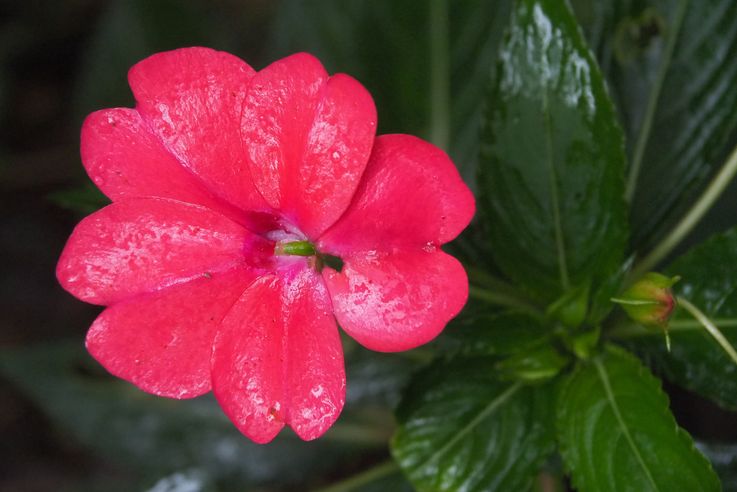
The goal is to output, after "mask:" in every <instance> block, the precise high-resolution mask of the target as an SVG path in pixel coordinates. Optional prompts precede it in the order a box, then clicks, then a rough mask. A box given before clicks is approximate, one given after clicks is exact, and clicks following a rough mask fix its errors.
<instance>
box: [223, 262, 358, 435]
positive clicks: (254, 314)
mask: <svg viewBox="0 0 737 492" xmlns="http://www.w3.org/2000/svg"><path fill="white" fill-rule="evenodd" d="M212 384H213V392H214V393H215V397H216V398H217V399H218V401H219V402H220V405H221V406H222V407H223V410H224V411H225V413H226V414H227V415H228V417H229V418H230V419H231V420H232V421H233V423H234V424H235V425H236V426H237V427H238V429H240V431H241V432H242V433H243V434H245V435H246V436H248V437H249V438H251V439H252V440H254V441H255V442H258V443H265V442H269V441H271V440H272V439H273V438H274V437H275V436H276V435H277V434H278V433H279V431H280V430H281V428H282V427H283V426H284V424H288V425H289V426H291V427H292V429H294V431H295V432H296V433H297V435H299V436H300V437H301V438H302V439H305V440H311V439H315V438H317V437H319V436H321V435H322V434H323V433H324V432H325V431H326V430H327V429H328V428H329V427H330V426H331V425H332V424H333V422H335V420H336V419H337V418H338V415H339V414H340V411H341V410H342V408H343V404H344V402H345V370H344V367H343V354H342V349H341V346H340V337H339V335H338V330H337V327H336V325H335V319H334V318H333V316H332V315H331V313H330V299H329V297H328V294H327V290H326V289H325V286H324V284H323V282H322V280H321V279H320V277H319V276H318V275H317V274H316V273H315V272H314V271H311V270H309V269H302V270H301V271H300V272H298V273H297V274H296V275H295V276H294V277H293V278H288V279H287V278H282V277H279V276H276V275H269V276H266V277H262V278H260V279H259V280H257V281H256V282H254V284H253V285H252V286H251V287H249V288H248V290H247V291H246V292H245V293H244V294H243V296H241V298H240V300H239V301H238V302H237V303H236V304H235V306H234V307H233V309H232V310H231V311H230V313H229V314H228V316H226V318H225V320H223V324H222V328H221V331H220V332H219V333H218V335H217V337H216V339H215V345H214V350H213V356H212Z"/></svg>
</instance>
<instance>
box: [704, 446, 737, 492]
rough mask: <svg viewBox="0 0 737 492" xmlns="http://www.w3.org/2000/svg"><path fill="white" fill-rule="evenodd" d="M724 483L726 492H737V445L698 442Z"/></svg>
mask: <svg viewBox="0 0 737 492" xmlns="http://www.w3.org/2000/svg"><path fill="white" fill-rule="evenodd" d="M696 445H697V446H698V447H699V449H700V450H701V451H702V452H703V453H704V454H705V455H706V457H707V458H709V461H711V464H712V466H713V467H714V471H716V472H717V474H718V475H719V479H720V480H721V481H722V487H723V489H724V492H737V444H721V443H719V444H718V443H712V442H698V443H696Z"/></svg>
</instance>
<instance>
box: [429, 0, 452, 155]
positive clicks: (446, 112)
mask: <svg viewBox="0 0 737 492" xmlns="http://www.w3.org/2000/svg"><path fill="white" fill-rule="evenodd" d="M448 37H449V35H448V2H447V0H430V97H431V101H430V121H431V128H430V140H431V141H432V143H434V144H435V145H437V146H438V147H440V148H441V149H443V150H446V151H447V150H448V145H449V143H450V48H449V41H448Z"/></svg>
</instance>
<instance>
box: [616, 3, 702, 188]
mask: <svg viewBox="0 0 737 492" xmlns="http://www.w3.org/2000/svg"><path fill="white" fill-rule="evenodd" d="M687 5H688V1H687V0H681V3H680V4H679V5H678V11H677V12H676V16H675V18H674V20H673V25H672V27H671V29H670V32H668V44H666V46H665V51H664V52H663V61H662V62H661V63H660V67H658V74H657V76H656V78H655V82H654V83H653V88H652V90H651V92H650V97H649V98H648V101H647V107H646V108H645V117H644V118H643V120H642V127H640V134H639V136H638V138H637V143H636V144H635V151H634V153H633V155H632V165H631V166H630V171H629V177H628V179H627V190H626V192H625V197H626V199H627V201H628V202H631V201H632V197H634V196H635V190H636V189H637V179H638V178H639V177H640V169H641V168H642V159H643V157H644V156H645V147H646V146H647V141H648V140H649V139H650V131H651V130H652V127H653V122H654V120H655V111H656V110H657V108H658V100H659V99H660V91H661V90H662V89H663V85H664V83H665V76H666V74H667V73H668V68H669V67H670V62H671V60H672V59H673V51H674V50H675V47H676V40H677V39H678V31H680V29H681V23H682V22H683V18H684V17H685V15H686V6H687Z"/></svg>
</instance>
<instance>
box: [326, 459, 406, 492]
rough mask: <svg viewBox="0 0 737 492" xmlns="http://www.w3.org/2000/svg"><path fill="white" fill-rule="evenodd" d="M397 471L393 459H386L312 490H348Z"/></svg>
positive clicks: (342, 491)
mask: <svg viewBox="0 0 737 492" xmlns="http://www.w3.org/2000/svg"><path fill="white" fill-rule="evenodd" d="M397 472H399V466H398V465H397V464H396V463H395V462H394V460H387V461H385V462H383V463H380V464H378V465H377V466H375V467H373V468H369V469H368V470H365V471H362V472H361V473H358V474H356V475H353V476H352V477H348V478H346V479H345V480H342V481H340V482H336V483H334V484H333V485H330V486H328V487H325V488H322V489H317V490H315V491H313V492H348V491H349V490H354V489H356V488H358V487H361V486H363V485H366V484H367V483H371V482H373V481H375V480H380V479H382V478H385V477H388V476H390V475H393V474H395V473H397Z"/></svg>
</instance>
